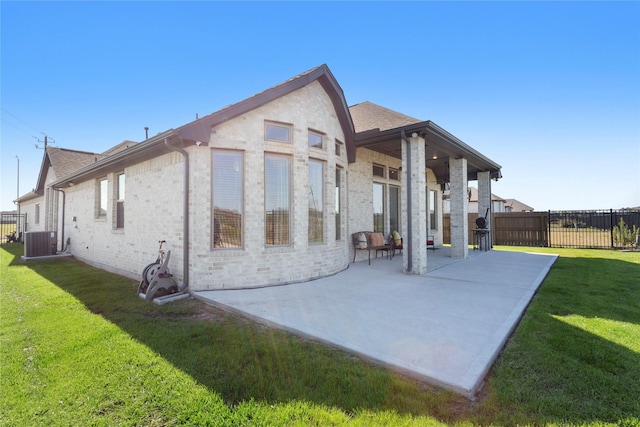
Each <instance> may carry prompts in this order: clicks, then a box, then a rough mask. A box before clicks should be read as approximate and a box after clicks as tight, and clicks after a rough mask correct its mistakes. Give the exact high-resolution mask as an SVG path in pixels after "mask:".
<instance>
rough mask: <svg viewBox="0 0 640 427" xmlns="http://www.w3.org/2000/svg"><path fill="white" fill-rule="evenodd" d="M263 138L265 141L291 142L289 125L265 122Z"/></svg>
mask: <svg viewBox="0 0 640 427" xmlns="http://www.w3.org/2000/svg"><path fill="white" fill-rule="evenodd" d="M264 139H266V140H267V141H279V142H291V126H289V125H285V124H281V123H265V124H264Z"/></svg>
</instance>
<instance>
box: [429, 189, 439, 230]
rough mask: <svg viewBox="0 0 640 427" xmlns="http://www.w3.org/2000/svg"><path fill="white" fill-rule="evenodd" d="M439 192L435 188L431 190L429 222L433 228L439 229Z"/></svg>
mask: <svg viewBox="0 0 640 427" xmlns="http://www.w3.org/2000/svg"><path fill="white" fill-rule="evenodd" d="M437 196H438V192H437V191H435V190H429V224H430V225H431V226H430V227H431V230H437V229H438V220H437V213H438V211H437V208H438V206H437V204H436V202H437V200H438V197H437Z"/></svg>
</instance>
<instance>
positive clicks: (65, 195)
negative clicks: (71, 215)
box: [53, 187, 67, 252]
mask: <svg viewBox="0 0 640 427" xmlns="http://www.w3.org/2000/svg"><path fill="white" fill-rule="evenodd" d="M53 189H54V190H55V191H59V192H61V193H62V230H61V232H60V235H61V237H60V252H63V251H64V211H65V210H66V208H67V193H65V192H64V190H63V189H61V188H55V187H54V188H53Z"/></svg>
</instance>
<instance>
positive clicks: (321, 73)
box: [54, 64, 356, 186]
mask: <svg viewBox="0 0 640 427" xmlns="http://www.w3.org/2000/svg"><path fill="white" fill-rule="evenodd" d="M314 81H318V82H319V83H320V84H321V85H322V87H323V88H324V90H325V91H326V92H327V95H328V96H329V98H330V99H331V102H332V104H333V106H334V108H335V110H336V114H337V117H338V121H339V122H340V125H341V126H342V129H343V132H344V136H345V141H344V143H345V147H346V149H347V158H348V161H349V162H350V163H353V162H355V159H356V148H355V142H354V135H355V130H354V127H353V121H352V119H351V114H350V113H349V108H348V107H347V102H346V100H345V98H344V93H343V91H342V88H341V87H340V85H339V84H338V82H337V81H336V79H335V77H333V74H331V71H330V70H329V67H327V65H326V64H323V65H321V66H319V67H316V68H313V69H311V70H309V71H306V72H304V73H302V74H300V75H298V76H296V77H293V78H291V79H289V80H287V81H285V82H284V83H281V84H279V85H276V86H274V87H272V88H270V89H267V90H265V91H262V92H260V93H258V94H256V95H254V96H252V97H250V98H247V99H245V100H243V101H240V102H238V103H236V104H232V105H229V106H227V107H225V108H223V109H221V110H218V111H216V112H214V113H212V114H209V115H207V116H204V117H202V118H200V119H197V120H194V121H192V122H190V123H187V124H185V125H183V126H180V127H178V128H176V129H169V130H167V131H165V132H162V133H160V134H158V135H155V136H153V137H151V138H149V139H147V140H145V141H143V142H141V143H138V144H134V145H132V146H130V147H128V148H126V149H125V150H123V151H119V152H117V153H115V154H112V155H110V156H108V157H106V158H103V159H102V160H99V161H98V162H97V163H95V164H92V165H88V166H85V167H84V168H82V169H79V170H76V171H75V172H74V173H72V174H70V175H68V176H65V177H64V178H62V179H59V180H57V181H56V182H55V183H54V186H61V185H64V184H67V183H69V182H72V181H74V180H76V181H77V180H85V179H90V178H95V177H97V176H99V175H101V174H103V173H104V172H105V171H108V170H112V169H113V168H123V167H126V166H129V165H132V164H135V163H137V162H140V161H144V160H148V159H150V158H153V157H156V156H159V155H162V154H166V153H170V152H172V151H174V150H173V149H171V148H170V147H168V146H167V144H168V142H169V141H170V140H171V141H173V142H174V143H175V140H179V141H180V143H181V144H182V146H186V145H191V144H195V143H198V144H202V145H207V144H208V142H209V139H210V137H211V128H212V127H213V126H217V125H219V124H221V123H224V122H226V121H228V120H231V119H233V118H234V117H238V116H241V115H243V114H245V113H247V112H249V111H252V110H254V109H256V108H258V107H261V106H263V105H265V104H267V103H269V102H271V101H273V100H276V99H278V98H280V97H282V96H285V95H288V94H289V93H291V92H294V91H296V90H298V89H301V88H303V87H305V86H307V85H309V84H311V83H312V82H314Z"/></svg>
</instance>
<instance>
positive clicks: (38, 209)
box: [34, 203, 40, 224]
mask: <svg viewBox="0 0 640 427" xmlns="http://www.w3.org/2000/svg"><path fill="white" fill-rule="evenodd" d="M34 221H35V223H36V224H40V203H38V204H36V214H35V218H34Z"/></svg>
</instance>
